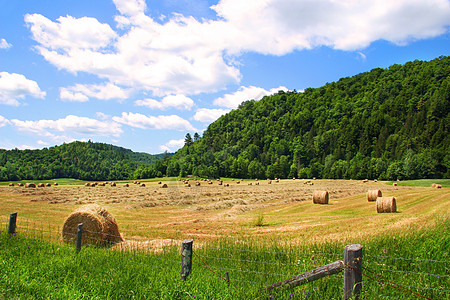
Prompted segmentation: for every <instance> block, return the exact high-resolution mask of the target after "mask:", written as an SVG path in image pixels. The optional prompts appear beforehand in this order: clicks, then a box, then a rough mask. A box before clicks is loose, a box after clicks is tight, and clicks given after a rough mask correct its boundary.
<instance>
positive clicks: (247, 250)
mask: <svg viewBox="0 0 450 300" xmlns="http://www.w3.org/2000/svg"><path fill="white" fill-rule="evenodd" d="M198 247H199V248H201V249H210V250H211V249H212V250H220V251H222V250H223V251H239V252H251V253H267V254H282V255H289V256H292V255H297V256H309V255H328V256H342V254H337V253H323V252H314V251H311V252H304V253H301V252H277V251H267V250H250V249H233V248H213V247H208V246H198Z"/></svg>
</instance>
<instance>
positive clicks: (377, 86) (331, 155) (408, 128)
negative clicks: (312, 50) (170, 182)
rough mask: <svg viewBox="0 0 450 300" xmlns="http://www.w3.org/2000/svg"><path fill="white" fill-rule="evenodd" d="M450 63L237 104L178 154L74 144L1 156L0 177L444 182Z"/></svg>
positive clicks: (412, 66)
mask: <svg viewBox="0 0 450 300" xmlns="http://www.w3.org/2000/svg"><path fill="white" fill-rule="evenodd" d="M449 75H450V57H448V56H446V57H443V56H441V57H439V58H436V59H434V60H432V61H428V62H426V61H418V60H416V61H413V62H408V63H406V64H404V65H393V66H391V67H389V68H386V69H382V68H376V69H373V70H371V71H370V72H365V73H361V74H358V75H356V76H353V77H346V78H342V79H340V80H339V81H337V82H331V83H327V84H326V85H324V86H322V87H320V88H308V89H306V90H305V91H304V92H296V91H295V90H294V91H289V92H284V91H279V92H278V93H277V94H274V95H271V96H266V97H264V98H263V99H261V100H260V101H255V100H249V101H245V102H243V103H242V104H241V105H240V106H239V107H238V108H237V109H235V110H233V111H231V112H230V113H228V114H226V115H223V116H222V117H220V118H219V119H218V120H217V121H215V122H213V123H211V124H210V125H209V126H208V128H207V129H206V131H205V132H204V133H203V136H200V135H199V134H198V133H195V134H194V136H193V137H192V136H191V134H190V133H188V134H186V138H185V145H184V147H183V148H181V149H180V150H178V151H177V152H176V153H175V154H173V155H171V154H168V153H165V154H160V155H150V154H146V153H135V152H132V151H131V150H128V149H124V148H121V147H116V146H112V145H107V144H101V143H92V142H87V143H83V142H74V143H70V144H63V145H61V146H55V147H51V148H48V149H47V148H44V149H42V150H17V149H15V150H8V151H7V150H0V180H1V181H5V180H25V179H50V178H65V177H68V178H77V179H83V180H118V179H143V178H153V177H162V176H181V177H185V176H187V175H195V176H200V177H209V178H219V177H233V178H266V177H268V178H293V177H297V178H312V177H316V178H331V179H365V178H367V179H380V180H396V179H417V178H450V149H449V148H450V146H449V145H450V143H449V126H450V115H449V108H450V76H449Z"/></svg>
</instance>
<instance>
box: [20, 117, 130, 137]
mask: <svg viewBox="0 0 450 300" xmlns="http://www.w3.org/2000/svg"><path fill="white" fill-rule="evenodd" d="M11 123H12V124H13V125H14V126H15V127H16V128H17V129H18V130H20V131H25V132H29V133H32V134H36V135H38V136H42V137H46V138H49V139H52V140H58V141H59V140H63V141H71V140H73V138H70V137H68V136H66V135H69V136H82V137H86V136H114V137H118V136H120V135H121V134H122V132H123V131H122V129H121V125H120V124H118V123H116V122H102V121H98V120H95V119H90V118H86V117H78V116H74V115H69V116H67V117H65V118H64V119H58V120H38V121H21V120H17V119H13V120H11ZM59 134H63V136H60V135H59Z"/></svg>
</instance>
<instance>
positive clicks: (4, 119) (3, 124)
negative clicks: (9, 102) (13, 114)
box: [0, 115, 10, 127]
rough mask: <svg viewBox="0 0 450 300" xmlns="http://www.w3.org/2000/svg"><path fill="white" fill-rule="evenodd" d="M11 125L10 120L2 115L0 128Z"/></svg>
mask: <svg viewBox="0 0 450 300" xmlns="http://www.w3.org/2000/svg"><path fill="white" fill-rule="evenodd" d="M8 124H10V122H9V120H8V119H6V118H5V117H3V116H2V115H0V127H3V126H6V125H8Z"/></svg>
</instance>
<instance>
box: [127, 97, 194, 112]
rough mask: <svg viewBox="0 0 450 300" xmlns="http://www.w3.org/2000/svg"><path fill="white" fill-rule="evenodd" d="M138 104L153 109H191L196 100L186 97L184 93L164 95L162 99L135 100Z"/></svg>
mask: <svg viewBox="0 0 450 300" xmlns="http://www.w3.org/2000/svg"><path fill="white" fill-rule="evenodd" d="M135 104H136V105H137V106H145V107H148V108H152V109H161V110H164V109H168V108H171V107H173V108H176V109H184V110H191V108H192V106H194V101H193V100H192V99H191V98H189V97H186V96H184V95H168V96H166V97H164V98H163V99H162V100H161V101H158V100H154V99H144V100H137V101H136V102H135Z"/></svg>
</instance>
